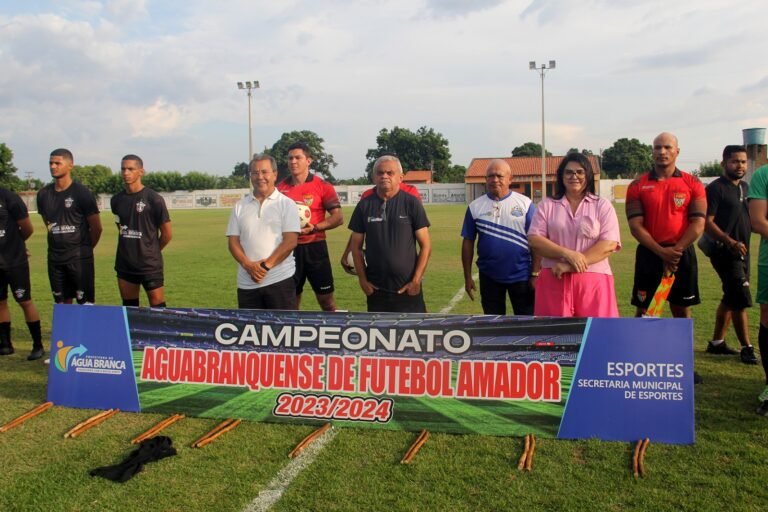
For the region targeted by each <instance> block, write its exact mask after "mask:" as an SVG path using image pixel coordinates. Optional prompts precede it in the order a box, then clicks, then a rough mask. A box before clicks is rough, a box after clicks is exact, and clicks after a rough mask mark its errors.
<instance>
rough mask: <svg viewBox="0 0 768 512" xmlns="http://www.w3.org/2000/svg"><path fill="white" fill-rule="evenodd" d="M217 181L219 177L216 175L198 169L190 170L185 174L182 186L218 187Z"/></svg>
mask: <svg viewBox="0 0 768 512" xmlns="http://www.w3.org/2000/svg"><path fill="white" fill-rule="evenodd" d="M217 183H218V179H217V178H216V176H211V175H210V174H205V173H203V172H198V171H190V172H188V173H187V174H185V175H184V179H183V186H182V187H181V188H182V189H184V190H210V189H214V188H216V185H217Z"/></svg>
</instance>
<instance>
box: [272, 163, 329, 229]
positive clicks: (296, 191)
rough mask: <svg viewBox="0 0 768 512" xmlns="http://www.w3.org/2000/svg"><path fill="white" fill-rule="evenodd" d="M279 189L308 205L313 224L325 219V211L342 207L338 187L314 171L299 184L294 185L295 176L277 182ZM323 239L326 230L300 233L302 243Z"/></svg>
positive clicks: (296, 200)
mask: <svg viewBox="0 0 768 512" xmlns="http://www.w3.org/2000/svg"><path fill="white" fill-rule="evenodd" d="M277 190H278V191H280V192H282V193H283V194H285V195H286V196H288V197H289V198H291V199H293V200H294V201H295V202H296V203H299V204H305V205H307V206H308V207H309V209H310V211H311V212H312V216H311V217H310V220H309V222H310V223H311V224H313V225H315V224H318V223H319V222H322V221H323V220H325V212H329V211H331V210H335V209H336V208H341V202H340V201H339V196H338V195H336V189H335V188H333V185H331V184H330V183H328V182H327V181H325V180H324V179H322V178H321V177H319V176H317V175H315V174H312V173H309V175H308V176H307V180H306V181H305V182H304V183H301V184H299V185H294V184H293V177H292V176H288V177H287V178H285V179H284V180H283V181H281V182H280V183H278V184H277ZM297 215H298V213H297ZM321 240H325V231H316V232H314V233H309V234H307V235H299V243H300V244H309V243H312V242H319V241H321Z"/></svg>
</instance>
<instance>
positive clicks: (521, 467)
mask: <svg viewBox="0 0 768 512" xmlns="http://www.w3.org/2000/svg"><path fill="white" fill-rule="evenodd" d="M530 447H531V434H525V448H524V449H523V454H522V455H521V456H520V460H519V461H518V463H517V469H518V470H519V471H522V470H524V469H525V460H526V459H527V458H528V450H529V449H530Z"/></svg>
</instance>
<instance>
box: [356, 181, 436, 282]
mask: <svg viewBox="0 0 768 512" xmlns="http://www.w3.org/2000/svg"><path fill="white" fill-rule="evenodd" d="M426 227H429V220H428V219H427V214H426V212H425V211H424V206H422V204H421V200H419V199H417V198H415V197H414V196H412V195H411V194H408V193H406V192H398V193H397V194H395V195H394V196H393V197H392V198H390V199H389V200H387V201H384V200H383V199H382V198H380V197H379V196H378V194H371V195H370V196H368V197H366V198H364V199H362V200H361V201H360V202H359V203H357V206H356V207H355V210H354V212H352V217H351V218H350V220H349V229H350V230H352V231H354V232H355V233H365V257H366V262H367V266H366V275H367V277H368V280H369V281H370V282H371V283H372V284H373V285H374V286H376V287H377V288H382V289H384V290H386V291H390V292H392V291H396V290H399V289H400V288H402V287H403V286H405V284H407V283H408V281H410V280H411V279H412V278H413V273H414V271H415V270H416V259H417V253H416V235H415V232H416V231H418V230H419V229H422V228H426Z"/></svg>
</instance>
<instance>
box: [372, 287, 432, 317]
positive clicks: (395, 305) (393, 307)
mask: <svg viewBox="0 0 768 512" xmlns="http://www.w3.org/2000/svg"><path fill="white" fill-rule="evenodd" d="M368 312H369V313H426V312H427V305H426V304H424V291H423V290H422V291H420V292H419V294H418V295H408V294H407V293H393V292H385V291H383V290H375V291H374V292H373V293H372V294H370V295H369V296H368Z"/></svg>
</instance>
